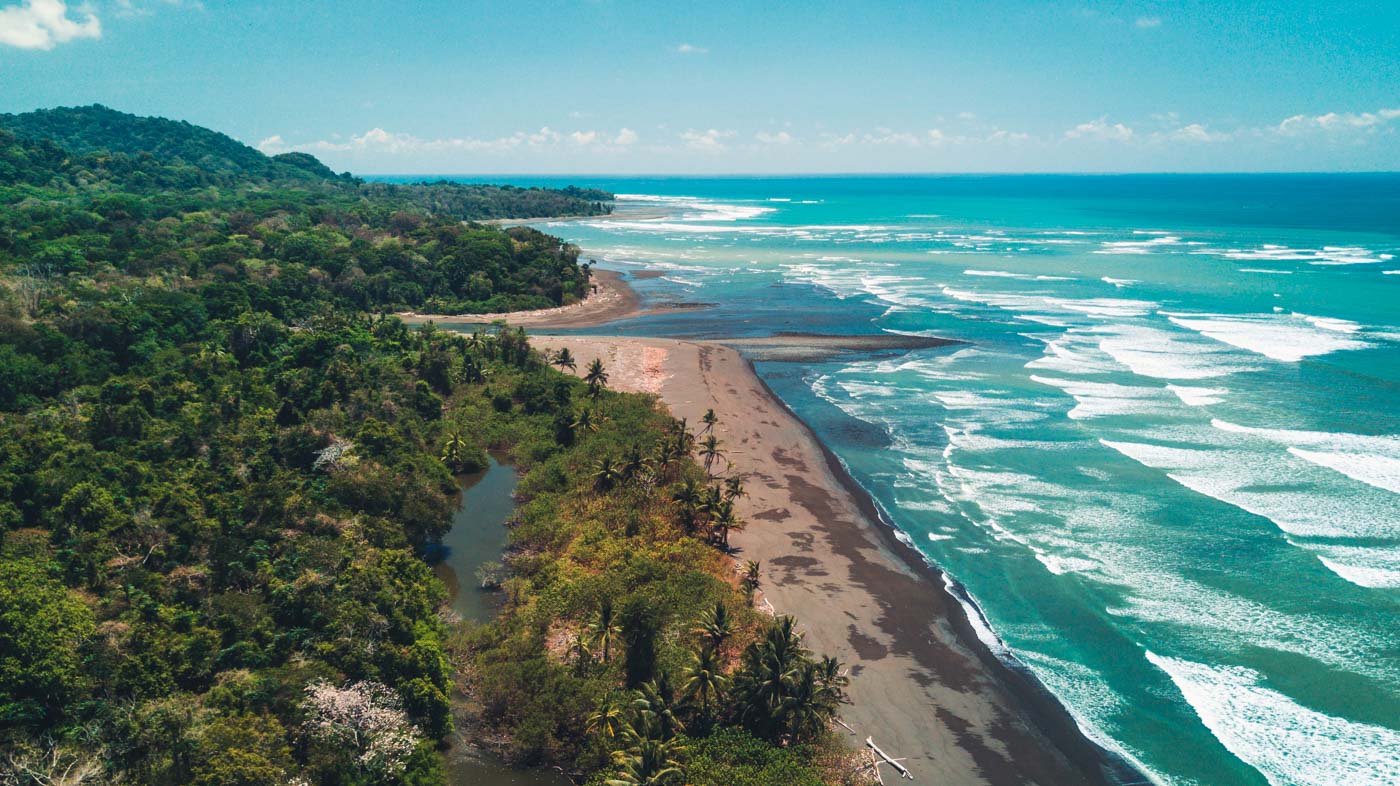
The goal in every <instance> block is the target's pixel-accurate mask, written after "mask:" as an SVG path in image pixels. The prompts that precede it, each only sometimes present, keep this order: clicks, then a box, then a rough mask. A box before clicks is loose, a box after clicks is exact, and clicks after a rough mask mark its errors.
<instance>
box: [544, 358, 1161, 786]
mask: <svg viewBox="0 0 1400 786" xmlns="http://www.w3.org/2000/svg"><path fill="white" fill-rule="evenodd" d="M797 338H798V337H794V339H797ZM533 341H534V343H535V345H536V346H537V347H538V348H540V349H546V350H551V351H552V350H557V349H558V348H561V347H566V346H567V347H568V348H569V350H570V352H572V353H573V354H574V356H575V358H576V359H577V360H578V363H579V366H580V367H581V368H582V367H584V366H586V365H587V364H588V363H589V362H591V361H592V360H593V359H594V358H601V359H602V360H603V363H604V364H605V365H606V367H607V369H608V372H609V375H610V379H611V382H610V384H611V385H612V386H614V387H616V388H619V389H623V390H631V391H637V392H644V393H652V394H655V395H657V396H658V397H659V398H660V399H661V401H662V402H664V403H665V404H666V405H667V406H668V407H669V408H670V410H671V411H672V413H673V414H674V415H675V416H677V417H684V418H687V419H688V420H689V421H690V422H691V423H693V424H694V423H698V422H699V419H700V416H701V415H702V414H703V413H704V412H705V410H706V409H714V410H715V412H716V414H717V415H718V417H719V419H720V425H719V426H718V428H717V433H718V434H719V437H720V439H721V440H722V441H723V443H724V444H723V449H724V450H725V451H726V458H727V459H728V461H729V462H730V467H729V471H730V472H732V473H735V474H739V475H741V476H743V477H745V478H746V481H747V482H746V490H747V491H748V496H747V497H745V498H743V499H742V500H741V502H740V512H741V514H742V515H743V517H744V518H745V519H746V520H747V521H748V527H747V528H746V529H745V530H744V531H742V532H739V533H736V534H735V535H734V537H733V539H732V540H733V543H734V545H735V546H736V548H737V554H736V557H737V558H738V559H739V560H746V559H756V560H759V561H761V563H762V565H763V573H762V579H763V595H764V597H765V599H766V601H767V602H768V603H769V604H771V605H772V607H773V609H774V610H775V611H776V612H777V613H783V614H793V615H794V616H796V617H797V618H798V620H799V622H800V623H801V627H802V629H803V630H804V631H805V632H806V637H807V643H808V645H809V646H811V647H812V648H813V649H815V650H818V651H821V652H829V653H833V654H836V655H837V656H838V657H839V658H840V659H841V660H843V661H845V662H846V664H847V665H848V667H849V668H850V675H851V680H852V681H851V688H850V696H851V698H852V700H853V704H852V705H851V706H850V707H847V708H846V709H845V710H844V711H843V713H842V716H843V719H844V720H845V722H846V723H848V724H849V725H850V726H851V727H852V728H854V729H855V734H856V737H854V738H853V741H854V743H855V744H857V745H858V744H860V741H863V740H864V739H865V737H866V736H867V735H868V736H871V737H873V738H874V740H875V742H876V743H877V744H878V745H880V747H881V748H882V749H884V750H885V751H886V752H888V753H889V754H890V755H892V756H896V757H900V758H903V759H904V763H905V764H906V766H908V767H909V769H910V770H911V771H912V772H913V774H914V776H915V778H916V779H917V780H918V781H920V782H924V783H939V784H993V785H995V786H1001V785H1002V784H1006V785H1007V786H1010V784H1030V783H1039V784H1081V783H1082V784H1097V783H1115V782H1132V781H1133V780H1136V779H1137V776H1136V773H1133V772H1132V771H1131V770H1130V769H1128V768H1127V767H1125V766H1124V765H1122V764H1121V763H1120V762H1118V761H1117V760H1116V759H1114V758H1112V757H1110V756H1108V755H1107V754H1105V753H1104V752H1103V751H1102V750H1101V749H1099V748H1098V747H1097V746H1095V745H1093V744H1092V743H1091V742H1090V741H1088V740H1087V739H1086V738H1084V737H1083V735H1082V733H1081V732H1080V731H1079V729H1078V727H1077V726H1076V725H1075V724H1074V722H1073V720H1072V719H1071V718H1070V717H1069V716H1068V714H1067V713H1066V712H1065V711H1064V710H1063V708H1061V707H1060V705H1059V704H1058V702H1056V701H1055V700H1054V698H1053V697H1051V696H1049V695H1048V694H1047V693H1046V692H1045V691H1044V690H1043V688H1041V687H1040V686H1039V684H1038V683H1036V682H1035V681H1034V680H1033V679H1029V678H1028V675H1024V674H1019V673H1017V672H1016V671H1015V670H1014V669H1013V668H1010V667H1008V666H1007V665H1006V664H1005V663H1003V662H1002V661H1000V660H998V659H997V658H996V657H995V655H994V654H993V653H992V652H991V651H990V650H989V649H988V648H987V646H986V645H985V644H984V643H982V642H981V641H980V639H979V637H978V634H977V630H976V629H975V625H974V622H973V621H971V620H969V619H968V614H969V612H968V611H967V610H966V609H965V607H964V606H963V605H962V604H961V603H960V602H959V601H958V599H957V598H956V597H955V596H954V594H953V592H952V591H949V590H948V589H945V580H944V576H943V574H942V573H941V572H938V571H936V570H934V569H933V568H931V567H929V566H928V565H927V564H926V563H925V562H924V561H923V560H922V558H920V557H919V556H918V555H917V554H916V553H915V552H914V551H913V550H912V549H910V548H908V547H907V546H905V545H904V544H902V543H900V542H898V541H897V540H896V539H895V538H894V532H893V530H892V529H890V528H889V527H886V526H884V525H883V524H882V523H881V522H880V520H879V512H878V510H877V509H876V507H875V505H874V504H873V503H872V502H871V501H870V499H869V497H868V496H867V495H865V494H864V493H863V492H862V491H861V490H860V489H859V487H858V486H856V485H855V484H854V483H853V482H852V481H851V480H850V478H849V477H848V476H847V475H846V473H845V471H844V469H843V468H842V467H841V465H840V463H839V462H838V461H837V460H836V459H835V457H834V456H832V455H831V454H830V453H829V452H828V451H827V450H826V449H825V448H824V447H823V446H822V444H821V443H820V442H819V441H818V440H817V439H816V437H815V436H814V435H813V434H812V432H811V431H810V430H809V429H808V428H807V427H806V425H805V424H804V423H803V422H802V421H800V420H799V419H798V418H797V417H796V416H795V415H793V414H792V413H791V412H790V411H789V410H788V409H787V407H786V406H785V405H784V404H783V403H782V402H781V401H780V400H779V399H778V398H777V397H776V396H774V395H773V394H772V392H771V391H769V390H768V388H767V387H766V386H765V385H764V384H763V382H762V380H760V379H759V378H758V377H757V375H756V374H754V372H753V369H752V367H751V366H750V364H749V363H748V361H747V360H745V359H744V358H743V356H741V355H740V354H739V353H738V352H737V351H736V350H734V349H732V348H729V347H726V346H722V345H720V344H717V343H710V342H700V341H679V340H671V339H653V338H615V337H537V338H535V339H533ZM953 589H954V591H955V590H956V588H953Z"/></svg>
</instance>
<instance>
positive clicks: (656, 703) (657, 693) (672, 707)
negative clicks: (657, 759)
mask: <svg viewBox="0 0 1400 786" xmlns="http://www.w3.org/2000/svg"><path fill="white" fill-rule="evenodd" d="M632 708H633V709H634V710H635V711H636V712H637V717H638V718H639V721H638V723H636V724H633V725H634V727H641V726H645V727H646V728H648V729H650V730H651V733H650V734H649V736H654V737H660V738H661V739H663V740H669V739H671V738H672V737H674V736H676V735H677V734H683V733H684V732H685V724H683V723H681V719H680V718H679V717H678V716H677V715H676V692H675V690H674V689H673V688H672V687H671V678H670V676H669V675H668V674H667V673H666V672H665V671H661V672H660V673H658V674H657V675H656V677H655V678H654V679H651V680H647V681H646V682H643V683H642V684H641V687H639V688H637V690H636V691H634V692H633V698H632Z"/></svg>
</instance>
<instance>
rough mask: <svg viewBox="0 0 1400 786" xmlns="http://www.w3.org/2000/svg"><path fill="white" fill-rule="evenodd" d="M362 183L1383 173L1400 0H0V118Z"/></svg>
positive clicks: (1399, 114) (1391, 144)
mask: <svg viewBox="0 0 1400 786" xmlns="http://www.w3.org/2000/svg"><path fill="white" fill-rule="evenodd" d="M92 102H100V103H104V104H107V105H109V106H112V107H115V108H117V109H122V110H125V111H130V112H136V113H139V114H155V115H163V116H167V117H173V118H179V119H185V120H189V121H191V122H194V123H198V124H201V125H206V126H209V127H212V128H215V129H218V130H221V131H224V132H226V133H228V134H230V135H232V136H234V137H236V138H238V139H241V140H243V141H245V142H248V143H249V144H253V145H258V146H261V147H262V148H263V149H264V150H266V151H268V152H280V151H283V150H293V149H296V150H306V151H308V152H312V153H314V154H316V155H317V156H319V157H321V158H322V159H323V160H324V161H326V162H327V163H328V164H330V165H331V166H333V167H335V168H336V169H340V170H343V169H349V170H351V171H354V172H357V173H428V172H439V173H446V172H452V173H536V172H560V173H590V172H592V173H633V172H636V173H647V172H669V173H715V174H718V173H748V172H753V173H765V172H772V173H791V172H886V171H896V172H947V171H976V172H993V171H1013V172H1035V171H1055V172H1061V171H1079V172H1104V171H1202V170H1213V171H1251V170H1400V2H1396V0H1385V1H1374V2H1373V1H1371V0H1352V1H1350V2H1342V1H1339V0H1313V1H1312V2H1299V1H1297V0H1272V1H1271V2H1264V1H1262V0H1258V1H1254V2H1246V1H1243V0H1241V1H1237V2H1214V3H1208V2H1195V1H1193V0H1181V1H1179V2H1145V1H1143V2H1093V3H1091V2H1054V1H1051V2H1012V1H1011V0H983V1H982V2H971V1H968V2H929V1H926V2H881V0H861V1H859V2H844V1H843V2H835V1H827V2H824V1H822V0H816V1H815V2H801V3H798V2H780V1H772V2H753V3H747V2H745V3H673V2H647V3H643V2H623V1H622V0H539V1H536V0H514V2H495V1H494V0H490V1H483V2H456V3H449V2H436V0H417V1H416V2H411V3H409V2H375V1H373V0H337V1H336V2H321V1H320V0H297V1H296V2H290V1H289V2H276V3H271V2H269V3H261V2H242V1H239V2H218V0H203V2H199V0H92V1H91V2H87V3H83V4H79V3H76V2H67V3H65V2H63V1H62V0H0V111H11V112H13V111H25V110H29V109H34V108H37V107H44V106H56V105H74V104H86V103H92Z"/></svg>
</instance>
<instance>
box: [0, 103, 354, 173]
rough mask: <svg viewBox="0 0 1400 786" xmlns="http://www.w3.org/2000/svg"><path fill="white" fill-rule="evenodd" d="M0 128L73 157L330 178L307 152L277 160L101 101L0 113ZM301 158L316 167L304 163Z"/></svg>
mask: <svg viewBox="0 0 1400 786" xmlns="http://www.w3.org/2000/svg"><path fill="white" fill-rule="evenodd" d="M0 127H3V128H7V129H9V130H10V131H11V132H13V133H14V134H15V135H16V136H18V137H20V138H21V139H27V140H34V141H38V140H47V141H49V142H52V143H53V144H55V145H57V146H58V147H60V148H62V149H63V150H65V151H67V152H68V153H70V154H72V155H76V156H87V155H90V154H96V153H118V154H122V155H126V156H133V157H140V156H143V155H145V156H150V157H152V158H154V159H156V160H158V161H160V162H161V163H162V165H164V166H180V165H187V166H190V167H194V168H197V169H199V170H201V171H203V172H204V173H207V174H211V175H216V176H235V177H243V178H260V179H309V178H310V179H318V180H319V179H329V178H334V177H335V175H334V173H332V172H331V171H330V170H329V169H326V168H324V167H323V166H321V165H320V162H319V161H316V160H315V159H314V158H313V157H312V156H306V155H305V154H302V157H300V158H296V159H288V160H281V161H279V160H277V159H274V158H269V157H268V156H265V155H263V154H262V153H261V152H259V151H257V150H255V149H253V148H251V147H249V146H248V145H245V144H243V143H242V142H239V141H238V140H236V139H234V138H232V137H230V136H227V135H226V134H221V133H219V132H217V131H211V130H210V129H207V128H201V127H200V126H196V125H191V124H190V123H186V122H183V121H177V120H166V119H164V118H159V117H137V116H136V115H130V114H127V113H125V112H118V111H116V110H114V109H109V108H107V107H105V106H102V105H100V104H94V105H92V106H85V107H58V108H55V109H41V110H38V111H35V112H27V113H25V114H17V115H0ZM306 159H310V162H314V164H315V166H307V165H306V164H307V163H309V162H307V161H306ZM317 167H319V169H318V168H317Z"/></svg>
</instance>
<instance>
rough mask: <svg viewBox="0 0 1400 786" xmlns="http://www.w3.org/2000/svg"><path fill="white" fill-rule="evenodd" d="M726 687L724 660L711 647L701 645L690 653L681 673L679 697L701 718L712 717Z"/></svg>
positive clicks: (727, 685) (727, 683)
mask: <svg viewBox="0 0 1400 786" xmlns="http://www.w3.org/2000/svg"><path fill="white" fill-rule="evenodd" d="M728 687H729V677H728V676H727V675H726V674H725V673H724V662H723V661H722V660H721V659H720V657H719V655H717V654H716V653H715V650H714V648H713V647H708V646H706V647H701V648H700V649H699V650H696V651H694V652H692V653H691V654H690V660H689V662H687V663H686V665H685V671H684V672H683V674H682V682H681V698H682V700H684V701H685V702H686V703H687V704H688V705H690V706H691V707H693V708H695V711H696V712H697V713H698V714H699V716H700V717H701V718H703V719H705V720H706V721H708V720H709V719H711V718H713V717H714V714H715V710H716V708H717V707H718V706H719V704H720V702H721V701H722V700H723V698H724V691H725V690H726V689H727V688H728Z"/></svg>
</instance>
